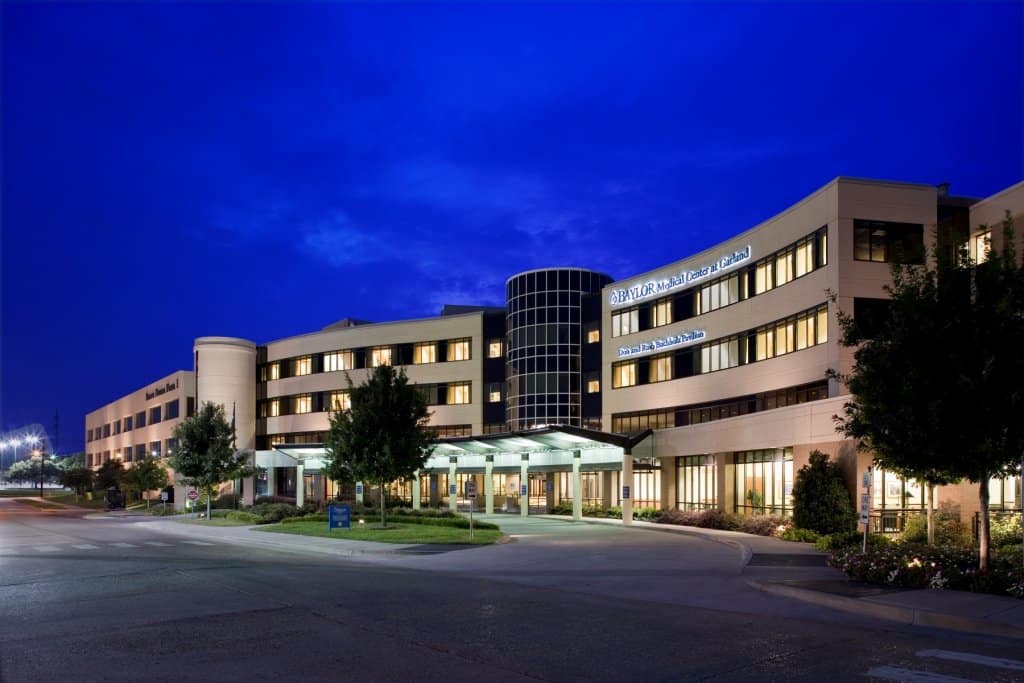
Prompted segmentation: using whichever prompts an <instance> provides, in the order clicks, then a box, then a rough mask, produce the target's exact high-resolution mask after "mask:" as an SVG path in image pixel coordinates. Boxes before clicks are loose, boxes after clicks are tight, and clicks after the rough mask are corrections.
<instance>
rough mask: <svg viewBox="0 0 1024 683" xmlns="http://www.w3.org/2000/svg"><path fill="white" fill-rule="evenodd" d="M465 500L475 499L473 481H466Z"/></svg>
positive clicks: (474, 482)
mask: <svg viewBox="0 0 1024 683" xmlns="http://www.w3.org/2000/svg"><path fill="white" fill-rule="evenodd" d="M466 498H476V481H475V480H473V479H469V480H468V481H466Z"/></svg>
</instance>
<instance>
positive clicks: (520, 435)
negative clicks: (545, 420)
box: [434, 425, 653, 455]
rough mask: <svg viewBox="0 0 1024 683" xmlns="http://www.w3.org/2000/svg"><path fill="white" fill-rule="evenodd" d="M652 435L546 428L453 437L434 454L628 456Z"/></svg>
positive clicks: (645, 433)
mask: <svg viewBox="0 0 1024 683" xmlns="http://www.w3.org/2000/svg"><path fill="white" fill-rule="evenodd" d="M652 433H653V432H652V431H651V430H650V429H648V430H646V431H643V432H640V433H639V434H636V435H632V436H630V435H626V434H610V433H608V432H598V431H594V430H591V429H581V428H579V427H568V426H565V425H549V426H545V427H538V428H536V429H526V430H523V431H518V432H503V433H501V434H488V435H485V436H456V437H451V438H448V439H440V440H439V441H438V444H437V447H436V448H435V449H434V455H462V454H466V455H470V454H472V455H497V454H499V453H538V452H545V451H578V450H586V449H592V448H608V447H609V446H611V447H615V448H621V449H622V451H623V452H624V453H626V454H631V453H632V452H633V448H634V447H635V446H636V445H637V444H639V443H640V442H641V441H643V440H644V439H646V438H647V437H648V436H650V435H651V434H652Z"/></svg>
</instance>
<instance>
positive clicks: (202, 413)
mask: <svg viewBox="0 0 1024 683" xmlns="http://www.w3.org/2000/svg"><path fill="white" fill-rule="evenodd" d="M174 438H176V439H177V440H178V447H177V449H176V450H175V451H174V454H173V455H171V456H170V458H169V459H168V463H169V464H170V466H171V468H172V469H173V470H174V471H175V472H177V473H178V475H179V476H180V477H181V479H182V481H183V482H184V483H185V484H187V485H188V486H195V487H198V488H200V489H202V490H203V491H204V492H205V493H206V518H207V519H209V518H210V501H211V500H212V499H213V494H214V492H215V491H216V489H217V487H218V486H220V485H221V484H222V483H224V482H226V481H230V480H232V479H237V478H240V477H247V476H249V475H250V474H252V469H251V468H250V467H249V466H248V462H249V457H250V455H251V454H250V453H249V452H248V451H238V450H235V428H234V427H233V426H232V425H231V424H229V423H228V421H227V419H226V418H225V417H224V406H221V405H218V404H213V403H204V404H203V405H202V407H201V408H200V409H199V410H198V411H196V413H195V414H194V415H192V416H191V417H187V418H185V419H184V420H182V421H181V423H180V424H178V426H177V427H175V429H174ZM300 485H301V484H300Z"/></svg>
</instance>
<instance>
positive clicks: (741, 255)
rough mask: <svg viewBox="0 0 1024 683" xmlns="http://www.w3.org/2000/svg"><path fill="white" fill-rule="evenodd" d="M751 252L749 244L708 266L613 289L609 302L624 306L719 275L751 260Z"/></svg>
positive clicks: (613, 304)
mask: <svg viewBox="0 0 1024 683" xmlns="http://www.w3.org/2000/svg"><path fill="white" fill-rule="evenodd" d="M750 254H751V249H750V245H749V244H748V245H747V246H745V247H743V248H742V249H738V250H736V251H734V252H733V253H731V254H727V255H726V256H723V257H722V258H720V259H718V260H717V261H715V262H714V263H709V264H707V265H706V266H702V267H700V268H695V269H693V270H683V271H680V272H679V274H678V275H672V276H671V277H667V278H665V279H662V280H648V281H647V282H640V283H638V284H635V285H633V286H632V287H626V288H624V289H613V290H612V294H611V297H609V299H608V303H609V304H611V305H612V306H624V305H625V304H629V303H632V302H634V301H640V300H641V299H647V298H650V297H652V296H660V295H662V294H665V293H667V292H671V291H672V290H674V289H679V288H680V287H685V286H686V285H689V284H692V283H694V282H698V281H700V280H703V279H704V278H708V277H711V276H712V275H717V274H719V273H721V272H722V271H724V270H728V269H729V268H732V267H733V266H737V265H739V264H741V263H743V262H745V261H749V260H750Z"/></svg>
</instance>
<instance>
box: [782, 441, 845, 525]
mask: <svg viewBox="0 0 1024 683" xmlns="http://www.w3.org/2000/svg"><path fill="white" fill-rule="evenodd" d="M856 519H857V518H856V516H855V515H854V512H853V506H852V505H851V504H850V492H849V491H848V490H847V488H846V483H845V482H844V481H843V472H842V470H841V469H840V468H839V465H837V464H836V463H833V462H829V459H828V455H826V454H824V453H822V452H821V451H811V455H810V460H809V462H808V464H806V465H804V466H803V467H801V468H800V471H799V472H797V474H796V479H795V480H794V482H793V523H794V524H795V525H796V526H798V527H800V528H801V529H811V530H812V531H817V532H818V533H819V534H832V533H835V532H838V531H852V530H853V529H855V528H856Z"/></svg>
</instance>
